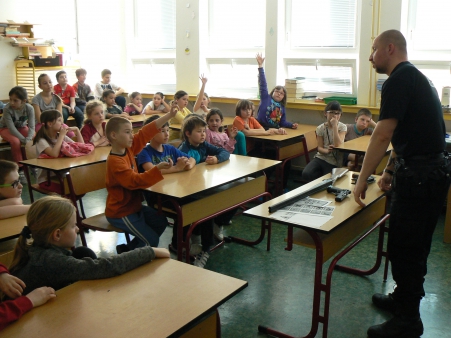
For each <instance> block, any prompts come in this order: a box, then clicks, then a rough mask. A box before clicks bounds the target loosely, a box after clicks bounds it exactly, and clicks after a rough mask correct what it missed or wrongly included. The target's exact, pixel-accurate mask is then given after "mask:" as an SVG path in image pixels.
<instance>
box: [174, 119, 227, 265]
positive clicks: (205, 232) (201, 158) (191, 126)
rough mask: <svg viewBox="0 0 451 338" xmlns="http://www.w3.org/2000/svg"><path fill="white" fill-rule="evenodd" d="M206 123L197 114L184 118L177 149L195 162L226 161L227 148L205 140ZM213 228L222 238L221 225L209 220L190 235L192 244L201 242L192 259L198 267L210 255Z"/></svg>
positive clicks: (211, 162)
mask: <svg viewBox="0 0 451 338" xmlns="http://www.w3.org/2000/svg"><path fill="white" fill-rule="evenodd" d="M206 125H207V123H206V122H205V121H204V120H203V119H202V118H201V117H199V116H198V115H192V116H188V117H187V118H185V121H184V122H183V125H182V137H183V140H184V141H183V143H182V144H181V145H180V146H179V149H180V150H181V151H182V152H184V153H186V154H188V155H189V156H190V157H193V158H194V159H195V160H196V164H198V163H202V162H205V163H207V164H210V165H212V164H217V163H221V162H224V161H227V160H228V159H229V157H230V154H229V152H228V151H227V150H225V149H223V148H219V147H215V146H214V145H211V144H209V143H208V142H206V141H205V137H206V132H205V127H206ZM199 228H200V229H199ZM213 228H215V229H214V233H215V235H216V237H218V238H221V236H222V238H223V235H222V227H219V226H216V227H213V226H212V224H211V222H206V223H202V224H200V225H198V226H197V227H196V228H195V229H194V232H193V235H192V236H191V244H192V245H193V244H199V243H200V242H202V251H201V252H200V253H199V254H198V255H197V256H196V259H195V260H194V265H196V266H198V267H204V266H205V264H206V262H207V260H208V258H209V257H210V256H209V254H208V251H209V250H210V246H211V244H212V242H211V237H212V233H213Z"/></svg>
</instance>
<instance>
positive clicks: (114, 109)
mask: <svg viewBox="0 0 451 338" xmlns="http://www.w3.org/2000/svg"><path fill="white" fill-rule="evenodd" d="M115 99H116V94H114V91H112V90H111V89H107V90H105V91H104V92H103V93H102V101H103V102H105V105H106V114H105V117H106V118H107V119H109V118H111V117H113V116H122V117H125V118H126V119H128V120H131V117H130V115H128V114H127V113H124V112H123V111H122V109H121V107H119V106H118V105H116V101H115Z"/></svg>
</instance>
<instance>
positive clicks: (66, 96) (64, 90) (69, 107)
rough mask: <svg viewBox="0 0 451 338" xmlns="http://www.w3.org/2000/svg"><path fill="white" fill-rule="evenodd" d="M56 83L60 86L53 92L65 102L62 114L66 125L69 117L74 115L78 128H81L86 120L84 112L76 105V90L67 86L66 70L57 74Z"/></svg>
mask: <svg viewBox="0 0 451 338" xmlns="http://www.w3.org/2000/svg"><path fill="white" fill-rule="evenodd" d="M56 81H58V84H56V85H55V86H54V87H53V90H54V92H55V94H56V95H58V96H59V97H60V98H61V101H62V102H63V107H62V109H63V110H62V113H63V118H64V123H66V122H67V119H68V118H69V115H73V116H74V119H75V122H76V123H77V127H78V128H81V126H82V125H83V118H84V116H83V111H82V110H80V108H79V107H77V106H76V105H75V90H74V88H73V87H72V86H70V85H68V84H67V73H66V72H65V71H64V70H60V71H59V72H58V73H56Z"/></svg>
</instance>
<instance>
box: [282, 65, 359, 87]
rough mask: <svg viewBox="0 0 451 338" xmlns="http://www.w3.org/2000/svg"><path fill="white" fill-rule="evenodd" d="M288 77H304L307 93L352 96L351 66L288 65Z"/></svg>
mask: <svg viewBox="0 0 451 338" xmlns="http://www.w3.org/2000/svg"><path fill="white" fill-rule="evenodd" d="M287 68H288V77H289V78H294V77H305V84H304V91H305V92H309V93H340V94H352V67H351V66H321V65H318V66H315V65H288V66H287Z"/></svg>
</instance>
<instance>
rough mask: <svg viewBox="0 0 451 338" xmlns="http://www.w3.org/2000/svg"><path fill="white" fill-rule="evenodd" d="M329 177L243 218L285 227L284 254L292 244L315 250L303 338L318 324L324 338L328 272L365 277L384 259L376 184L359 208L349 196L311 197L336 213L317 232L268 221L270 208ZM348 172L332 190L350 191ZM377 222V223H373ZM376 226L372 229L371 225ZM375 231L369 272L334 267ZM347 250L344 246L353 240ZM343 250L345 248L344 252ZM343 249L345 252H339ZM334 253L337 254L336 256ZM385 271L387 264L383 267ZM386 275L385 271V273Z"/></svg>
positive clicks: (379, 193)
mask: <svg viewBox="0 0 451 338" xmlns="http://www.w3.org/2000/svg"><path fill="white" fill-rule="evenodd" d="M328 177H330V175H326V176H323V177H321V178H319V179H317V180H315V181H313V182H310V183H309V184H306V185H304V186H302V187H300V188H298V189H295V190H293V191H290V192H289V193H287V194H284V195H282V196H279V197H277V198H275V199H273V200H270V201H268V202H266V203H263V204H261V205H259V206H256V207H255V208H252V209H250V210H247V211H245V213H244V214H245V215H248V216H251V217H256V218H259V219H264V220H267V221H269V222H271V221H272V222H277V223H280V224H284V225H287V226H288V239H287V242H288V245H287V248H286V249H287V250H291V249H292V243H295V244H299V245H302V246H306V247H309V248H312V249H315V250H316V263H315V277H314V292H313V307H312V326H311V329H310V332H309V334H308V335H306V336H305V337H315V335H316V333H317V332H318V326H319V323H322V324H323V337H324V338H325V337H327V329H328V321H329V303H330V294H331V284H332V283H331V282H332V272H333V270H334V269H339V270H342V271H346V272H350V273H354V274H358V275H369V274H372V273H374V272H376V271H377V269H378V268H379V266H380V263H381V260H382V256H386V253H385V252H383V242H384V233H385V232H387V231H388V230H387V229H386V228H385V225H384V222H385V220H386V218H388V216H385V217H383V216H384V215H385V196H384V193H383V192H382V191H381V190H380V189H379V187H378V186H377V184H370V185H369V186H368V190H367V193H366V198H365V203H367V206H366V207H365V208H361V207H360V206H358V205H357V203H355V201H354V198H353V196H352V195H350V196H349V197H347V198H346V199H345V200H344V201H343V202H335V201H334V198H335V196H334V195H332V194H329V193H327V192H326V191H322V192H319V193H317V194H314V195H312V197H313V198H319V199H323V200H328V201H331V206H335V207H336V209H335V211H334V212H333V214H332V216H333V218H332V219H331V220H329V221H328V222H326V223H325V224H324V225H322V226H321V227H319V228H314V227H309V226H303V225H298V224H293V223H289V222H283V221H278V220H277V221H275V220H274V219H272V218H271V214H270V213H269V211H268V207H269V206H270V205H274V204H276V203H278V202H281V201H283V200H286V199H287V198H290V197H292V196H295V195H297V194H299V193H300V192H302V191H305V190H307V189H309V188H311V187H312V186H313V185H315V184H317V183H319V182H321V181H322V180H323V179H324V178H328ZM351 177H352V172H349V173H347V174H346V176H344V177H343V178H341V179H339V180H338V181H337V182H336V183H335V186H336V187H339V188H342V189H349V190H351V191H352V190H353V187H354V186H353V185H351ZM381 217H383V218H382V219H381ZM376 222H377V223H376ZM373 223H376V224H375V225H372V224H373ZM293 227H296V228H299V229H300V230H298V231H297V232H296V233H294V234H293ZM378 227H379V229H380V232H379V242H378V250H377V257H376V264H375V265H374V267H373V268H371V269H370V270H367V271H362V270H357V269H353V268H349V267H344V266H340V265H337V262H338V260H339V259H341V258H342V257H343V256H344V255H345V254H346V253H348V252H349V251H350V250H351V249H352V248H353V247H355V246H356V245H357V244H358V243H359V242H360V241H362V240H363V239H364V238H365V237H366V236H368V235H369V234H370V233H371V232H373V231H374V230H376V229H377V228H378ZM356 237H357V240H355V241H354V242H353V243H352V244H350V245H349V246H347V245H348V243H350V242H351V241H353V240H354V238H356ZM345 246H347V247H346V248H345ZM343 248H345V249H343ZM337 253H338V254H337ZM334 256H335V258H334V259H333V260H332V262H331V264H330V266H329V268H328V272H327V277H326V283H322V266H323V264H324V263H325V262H326V261H327V260H328V259H330V258H332V257H334ZM386 268H387V264H386ZM385 271H386V270H385ZM321 291H322V292H324V293H325V295H324V314H323V315H321V313H320V304H321ZM259 331H260V332H264V333H268V334H270V335H272V336H276V337H285V338H287V337H291V336H289V335H286V334H283V333H281V332H279V331H276V330H274V329H270V328H267V327H264V326H259Z"/></svg>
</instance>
